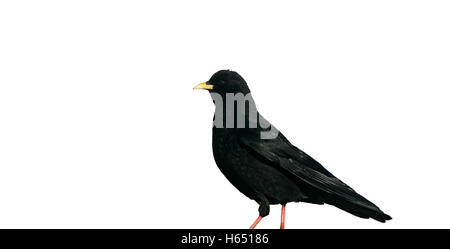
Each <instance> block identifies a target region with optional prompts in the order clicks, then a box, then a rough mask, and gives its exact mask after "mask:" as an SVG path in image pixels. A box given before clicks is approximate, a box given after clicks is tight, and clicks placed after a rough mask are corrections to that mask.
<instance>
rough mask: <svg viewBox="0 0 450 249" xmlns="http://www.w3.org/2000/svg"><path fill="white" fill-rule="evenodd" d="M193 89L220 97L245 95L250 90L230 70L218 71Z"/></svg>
mask: <svg viewBox="0 0 450 249" xmlns="http://www.w3.org/2000/svg"><path fill="white" fill-rule="evenodd" d="M194 89H204V90H208V91H209V92H213V93H218V94H220V95H224V94H226V93H234V94H236V93H242V94H244V95H247V94H248V93H250V89H249V88H248V86H247V83H246V82H245V80H244V78H242V76H240V75H239V74H238V73H236V72H234V71H231V70H220V71H218V72H216V73H215V74H213V76H211V79H209V80H208V81H206V82H203V83H200V84H198V85H196V86H195V87H194Z"/></svg>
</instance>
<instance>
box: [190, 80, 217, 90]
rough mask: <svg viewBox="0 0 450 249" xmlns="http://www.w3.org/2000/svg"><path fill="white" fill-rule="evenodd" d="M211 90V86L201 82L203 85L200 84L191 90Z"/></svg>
mask: <svg viewBox="0 0 450 249" xmlns="http://www.w3.org/2000/svg"><path fill="white" fill-rule="evenodd" d="M213 88H214V86H213V85H209V84H208V83H206V82H203V83H200V84H198V85H196V86H194V88H193V89H204V90H212V89H213Z"/></svg>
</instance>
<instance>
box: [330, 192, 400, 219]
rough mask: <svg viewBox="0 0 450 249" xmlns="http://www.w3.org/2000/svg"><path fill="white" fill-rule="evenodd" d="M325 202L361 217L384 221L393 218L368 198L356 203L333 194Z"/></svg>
mask: <svg viewBox="0 0 450 249" xmlns="http://www.w3.org/2000/svg"><path fill="white" fill-rule="evenodd" d="M325 202H326V203H328V204H331V205H333V206H336V207H338V208H340V209H342V210H344V211H346V212H349V213H351V214H353V215H356V216H358V217H361V218H366V219H368V218H372V219H374V220H377V221H379V222H383V223H384V222H386V221H387V220H391V219H392V218H391V216H389V215H387V214H385V213H383V211H381V210H380V209H379V208H378V207H377V206H375V205H374V204H373V203H371V202H370V201H368V200H366V199H365V201H363V202H357V203H355V202H353V201H349V200H346V199H345V198H342V197H340V196H337V195H331V196H328V197H327V198H325Z"/></svg>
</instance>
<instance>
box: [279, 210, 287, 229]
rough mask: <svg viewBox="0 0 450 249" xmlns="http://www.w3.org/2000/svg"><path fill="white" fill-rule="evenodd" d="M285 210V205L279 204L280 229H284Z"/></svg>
mask: <svg viewBox="0 0 450 249" xmlns="http://www.w3.org/2000/svg"><path fill="white" fill-rule="evenodd" d="M285 211H286V205H282V206H281V225H280V229H284V213H285Z"/></svg>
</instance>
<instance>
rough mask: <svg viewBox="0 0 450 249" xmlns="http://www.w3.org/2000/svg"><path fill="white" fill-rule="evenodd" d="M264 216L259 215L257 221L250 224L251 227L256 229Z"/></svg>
mask: <svg viewBox="0 0 450 249" xmlns="http://www.w3.org/2000/svg"><path fill="white" fill-rule="evenodd" d="M261 219H262V217H261V216H258V218H256V220H255V222H253V224H252V225H251V226H250V229H254V228H255V227H256V225H258V223H259V222H260V221H261Z"/></svg>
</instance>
